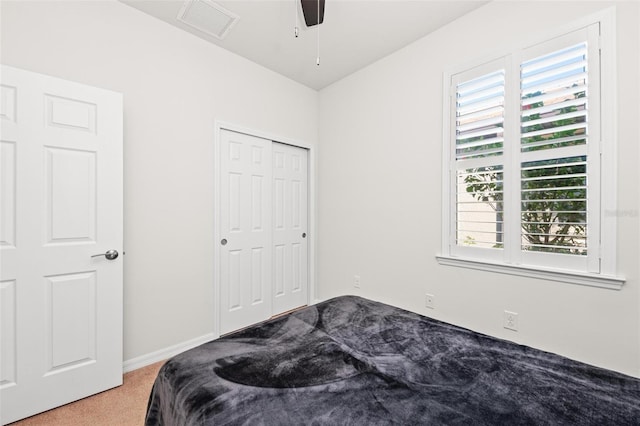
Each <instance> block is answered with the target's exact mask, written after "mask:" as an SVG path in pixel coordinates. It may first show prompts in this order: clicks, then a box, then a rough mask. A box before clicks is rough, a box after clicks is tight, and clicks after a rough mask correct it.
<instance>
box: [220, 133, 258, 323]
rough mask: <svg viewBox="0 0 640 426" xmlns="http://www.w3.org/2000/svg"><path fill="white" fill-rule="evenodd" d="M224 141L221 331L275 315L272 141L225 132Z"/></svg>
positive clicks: (222, 164) (222, 148)
mask: <svg viewBox="0 0 640 426" xmlns="http://www.w3.org/2000/svg"><path fill="white" fill-rule="evenodd" d="M220 136H221V138H220V155H221V160H222V161H221V170H220V180H221V181H220V204H219V209H220V235H221V239H224V240H225V243H224V245H223V244H222V242H220V244H221V246H220V304H219V305H220V311H221V312H220V332H221V333H222V334H224V333H228V332H230V331H234V330H237V329H240V328H243V327H246V326H248V325H251V324H254V323H257V322H260V321H263V320H265V319H266V318H269V316H270V315H271V298H270V297H265V295H267V294H269V291H270V289H271V282H270V281H271V280H270V276H271V257H270V250H269V244H270V241H271V235H270V232H269V229H268V227H266V225H267V224H269V223H271V210H270V206H271V186H270V185H269V182H270V181H271V141H269V140H266V139H262V138H257V137H254V136H249V135H245V134H241V133H235V132H230V131H226V130H223V131H222V132H221V135H220Z"/></svg>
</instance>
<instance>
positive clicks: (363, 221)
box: [317, 1, 640, 376]
mask: <svg viewBox="0 0 640 426" xmlns="http://www.w3.org/2000/svg"><path fill="white" fill-rule="evenodd" d="M610 5H611V3H595V2H577V3H571V2H557V1H554V2H493V3H490V4H488V5H486V6H484V7H482V8H479V9H478V10H476V11H474V12H472V13H470V14H468V15H466V16H464V17H462V18H460V19H458V20H457V21H455V22H453V23H451V24H449V25H447V26H446V27H444V28H442V29H441V30H439V31H437V32H435V33H433V34H431V35H429V36H427V37H425V38H423V39H421V40H419V41H418V42H416V43H414V44H412V45H410V46H408V47H407V48H405V49H402V50H400V51H398V52H396V53H394V54H392V55H391V56H388V57H387V58H384V59H383V60H380V61H378V62H377V63H375V64H373V65H371V66H369V67H367V68H365V69H363V70H361V71H359V72H357V73H355V74H353V75H351V76H349V77H347V78H346V79H343V80H341V81H339V82H337V83H335V84H333V85H332V86H330V87H328V88H326V89H324V90H322V91H321V92H320V142H319V144H320V147H321V150H320V151H319V153H320V156H319V159H318V163H319V176H320V180H319V185H318V190H319V195H318V208H319V213H318V217H319V223H318V226H319V238H320V241H319V245H318V264H317V265H318V283H319V289H320V294H319V297H321V298H328V297H332V296H335V295H339V294H344V293H354V294H360V295H363V296H365V297H369V298H372V299H377V300H381V301H385V302H388V303H392V304H395V305H398V306H401V307H404V308H407V309H410V310H413V311H416V312H419V313H423V314H426V315H429V316H433V317H435V318H438V319H442V320H444V321H448V322H451V323H454V324H458V325H461V326H464V327H467V328H470V329H473V330H477V331H480V332H483V333H487V334H490V335H493V336H498V337H501V338H505V339H509V340H514V341H518V342H521V343H524V344H527V345H529V346H533V347H536V348H541V349H544V350H548V351H552V352H556V353H559V354H562V355H565V356H568V357H571V358H574V359H578V360H581V361H584V362H587V363H591V364H595V365H599V366H603V367H606V368H610V369H614V370H618V371H621V372H624V373H627V374H631V375H635V376H640V308H639V306H640V303H639V302H640V291H639V287H640V282H639V279H640V274H639V266H638V265H639V263H640V262H638V260H639V258H640V250H639V245H638V236H639V235H640V229H639V226H638V225H639V218H638V216H639V214H638V212H639V207H640V206H639V201H638V200H639V198H640V197H639V191H638V187H639V185H638V182H639V181H640V175H639V172H638V170H639V169H640V168H639V167H638V160H639V158H640V156H639V151H638V141H639V140H640V137H639V131H638V118H639V117H640V111H639V109H638V100H639V91H640V88H639V86H638V81H637V77H638V75H640V69H639V67H638V63H639V60H640V58H639V53H638V52H639V51H640V46H639V38H640V37H639V36H640V34H639V32H638V26H639V15H640V9H639V7H638V3H634V2H620V3H618V4H617V29H618V33H617V40H618V51H617V54H618V65H617V67H618V68H617V69H618V84H619V87H624V90H619V93H618V113H619V115H618V121H617V129H618V143H619V146H618V148H619V155H618V177H619V179H620V185H619V188H618V198H619V205H618V206H617V207H618V210H617V211H618V213H619V214H618V216H619V218H618V225H619V231H618V236H617V238H618V257H619V259H618V269H619V273H620V275H623V276H625V277H626V278H627V283H626V285H625V286H624V288H623V289H622V290H620V291H615V290H607V289H600V288H593V287H585V286H579V285H571V284H564V283H558V282H547V281H543V280H537V279H528V278H520V277H515V276H510V275H501V274H493V273H489V272H479V271H473V270H466V269H461V268H454V267H448V266H439V265H438V264H437V263H436V260H435V255H436V254H438V253H439V252H440V250H441V201H440V200H441V188H442V182H441V181H442V179H441V176H442V175H441V172H442V165H441V158H442V78H443V77H442V76H443V72H444V70H445V69H450V68H451V67H452V66H454V65H456V64H460V63H463V64H464V63H468V62H470V61H474V60H477V59H482V58H483V57H486V56H487V55H489V54H492V53H496V52H499V51H500V50H504V48H505V47H506V46H508V45H511V44H512V43H515V42H516V41H517V40H518V39H523V40H525V39H526V40H528V39H530V38H531V37H532V36H533V35H534V34H535V32H536V31H537V30H540V31H546V30H549V29H553V28H555V27H558V26H561V25H562V24H563V23H564V22H567V21H569V20H572V19H575V18H576V17H577V16H581V15H588V14H590V13H593V12H594V11H597V10H600V9H603V8H604V7H606V6H610ZM355 274H357V275H360V276H361V290H355V289H354V288H353V276H354V275H355ZM425 293H432V294H434V295H435V304H436V309H435V310H428V309H426V308H425V307H424V299H425ZM505 309H508V310H511V311H515V312H517V313H519V327H520V330H519V331H518V332H513V331H510V330H506V329H503V328H502V315H503V311H504V310H505Z"/></svg>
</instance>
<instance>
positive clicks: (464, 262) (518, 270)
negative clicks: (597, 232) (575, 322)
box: [436, 256, 625, 290]
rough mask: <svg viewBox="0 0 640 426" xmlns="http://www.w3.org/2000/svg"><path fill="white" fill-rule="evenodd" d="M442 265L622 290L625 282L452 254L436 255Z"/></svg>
mask: <svg viewBox="0 0 640 426" xmlns="http://www.w3.org/2000/svg"><path fill="white" fill-rule="evenodd" d="M436 260H437V261H438V263H439V264H440V265H446V266H457V267H461V268H469V269H476V270H479V271H487V272H496V273H499V274H508V275H517V276H520V277H529V278H538V279H544V280H550V281H560V282H564V283H570V284H579V285H587V286H591V287H601V288H608V289H612V290H620V289H621V288H622V286H623V285H624V283H625V279H624V278H620V277H615V276H610V275H596V274H581V273H578V272H569V271H560V270H554V269H539V268H533V267H527V266H516V265H506V264H498V263H490V262H482V261H478V260H470V259H461V258H459V257H451V256H436Z"/></svg>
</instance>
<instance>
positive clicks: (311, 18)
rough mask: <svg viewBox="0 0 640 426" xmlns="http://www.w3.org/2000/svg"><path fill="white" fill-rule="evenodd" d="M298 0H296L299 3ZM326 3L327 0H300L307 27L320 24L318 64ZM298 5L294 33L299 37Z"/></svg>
mask: <svg viewBox="0 0 640 426" xmlns="http://www.w3.org/2000/svg"><path fill="white" fill-rule="evenodd" d="M297 1H298V0H296V3H297ZM324 3H325V0H300V6H301V7H302V14H303V15H304V23H305V25H306V26H307V27H309V28H310V27H313V26H315V25H317V26H318V32H317V37H318V38H317V53H318V55H317V57H316V65H318V66H320V24H322V23H323V22H324ZM298 20H299V19H298V5H297V4H296V25H295V27H294V35H295V36H296V38H297V37H298V35H299V33H300V31H299V28H298Z"/></svg>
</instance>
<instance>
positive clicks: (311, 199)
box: [212, 120, 317, 338]
mask: <svg viewBox="0 0 640 426" xmlns="http://www.w3.org/2000/svg"><path fill="white" fill-rule="evenodd" d="M214 127H215V131H214V142H213V145H214V146H213V148H214V149H213V156H214V158H213V160H214V163H213V164H214V167H213V176H212V179H213V186H214V196H213V198H212V201H213V204H214V206H213V212H214V213H213V297H214V301H213V302H214V303H213V321H214V323H213V334H214V337H215V338H218V337H220V315H221V312H220V293H221V282H220V254H221V249H220V240H221V238H222V232H221V229H220V203H219V200H220V170H221V158H220V155H219V154H220V143H221V141H220V138H221V132H222V131H223V130H228V131H232V132H237V133H244V134H246V135H250V136H255V137H259V138H263V139H269V140H271V141H272V142H276V143H283V144H286V145H292V146H295V147H299V148H304V149H307V150H308V161H309V164H308V203H309V205H308V231H307V238H308V244H309V246H308V268H309V269H308V285H309V288H308V293H307V304H313V303H316V302H317V299H316V280H315V246H316V238H315V236H316V218H315V216H316V214H315V213H316V208H315V200H316V195H315V191H316V147H315V146H314V145H313V144H311V143H308V142H304V141H299V140H294V139H291V138H287V137H283V136H281V135H274V134H271V133H267V132H263V131H259V130H255V129H251V128H247V127H243V126H239V125H235V124H232V123H227V122H224V121H220V120H216V121H215V122H214Z"/></svg>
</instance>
